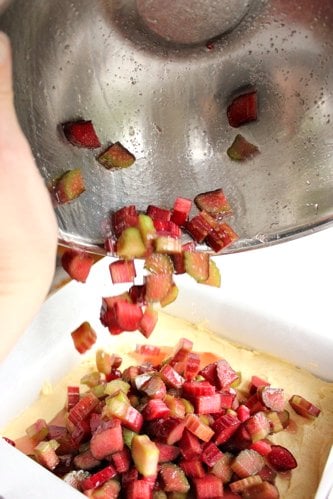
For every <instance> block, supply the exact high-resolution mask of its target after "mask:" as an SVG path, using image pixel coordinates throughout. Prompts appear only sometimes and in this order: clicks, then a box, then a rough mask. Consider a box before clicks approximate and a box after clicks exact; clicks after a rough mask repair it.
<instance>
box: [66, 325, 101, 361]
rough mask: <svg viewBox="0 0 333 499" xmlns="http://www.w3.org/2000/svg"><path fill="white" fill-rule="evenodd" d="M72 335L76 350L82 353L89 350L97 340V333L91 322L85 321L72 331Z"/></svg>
mask: <svg viewBox="0 0 333 499" xmlns="http://www.w3.org/2000/svg"><path fill="white" fill-rule="evenodd" d="M71 336H72V339H73V342H74V346H75V348H76V350H77V351H78V352H79V353H81V354H82V353H85V352H86V351H87V350H89V349H90V348H91V347H92V346H93V345H94V343H96V340H97V334H96V333H95V331H94V330H93V328H92V327H91V325H90V324H89V322H83V323H82V324H81V325H80V326H79V327H78V328H76V329H75V331H72V333H71Z"/></svg>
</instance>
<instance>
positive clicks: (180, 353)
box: [173, 338, 193, 360]
mask: <svg viewBox="0 0 333 499" xmlns="http://www.w3.org/2000/svg"><path fill="white" fill-rule="evenodd" d="M192 348H193V341H191V340H189V339H187V338H180V340H179V341H178V343H177V345H176V346H175V348H174V351H173V358H174V359H175V360H184V359H185V358H187V354H188V353H190V352H191V351H192ZM185 355H186V357H184V356H185Z"/></svg>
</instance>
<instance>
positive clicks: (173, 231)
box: [154, 218, 182, 238]
mask: <svg viewBox="0 0 333 499" xmlns="http://www.w3.org/2000/svg"><path fill="white" fill-rule="evenodd" d="M154 227H155V229H156V232H157V236H171V237H174V238H179V237H181V235H182V231H181V229H180V228H179V227H178V225H177V224H175V223H174V222H172V221H171V220H160V219H158V218H156V219H155V220H154Z"/></svg>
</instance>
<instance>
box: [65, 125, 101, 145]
mask: <svg viewBox="0 0 333 499" xmlns="http://www.w3.org/2000/svg"><path fill="white" fill-rule="evenodd" d="M62 128H63V131H64V134H65V137H66V139H67V140H68V141H69V142H70V143H71V144H73V146H76V147H83V148H86V149H96V148H97V147H100V146H101V143H100V141H99V138H98V137H97V134H96V132H95V129H94V126H93V124H92V122H91V121H84V120H80V121H69V122H67V123H64V124H63V125H62Z"/></svg>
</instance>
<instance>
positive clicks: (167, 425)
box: [149, 417, 185, 445]
mask: <svg viewBox="0 0 333 499" xmlns="http://www.w3.org/2000/svg"><path fill="white" fill-rule="evenodd" d="M184 428H185V421H184V420H182V419H180V418H171V417H169V418H167V419H158V420H155V421H151V422H150V423H149V431H150V434H151V435H152V436H153V438H154V439H155V440H157V441H159V442H161V443H166V444H168V445H174V444H175V443H176V442H178V441H179V440H180V439H181V438H182V435H183V432H184Z"/></svg>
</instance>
